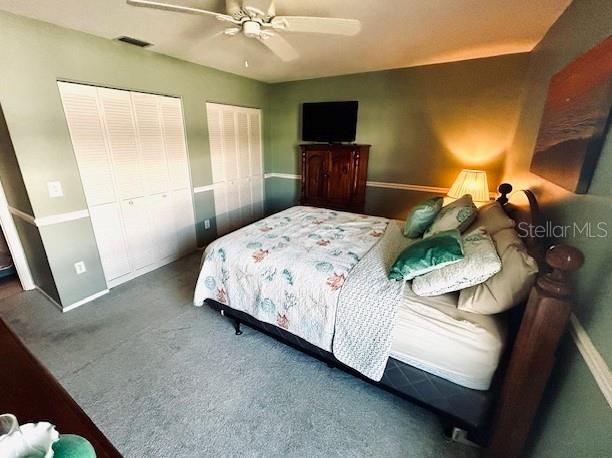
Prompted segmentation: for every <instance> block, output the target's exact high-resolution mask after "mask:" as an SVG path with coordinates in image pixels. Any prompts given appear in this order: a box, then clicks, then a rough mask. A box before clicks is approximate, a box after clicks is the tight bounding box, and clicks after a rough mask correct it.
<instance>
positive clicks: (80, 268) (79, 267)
mask: <svg viewBox="0 0 612 458" xmlns="http://www.w3.org/2000/svg"><path fill="white" fill-rule="evenodd" d="M74 270H76V273H77V274H79V275H81V274H84V273H85V272H87V268H86V267H85V263H84V262H83V261H79V262H75V263H74Z"/></svg>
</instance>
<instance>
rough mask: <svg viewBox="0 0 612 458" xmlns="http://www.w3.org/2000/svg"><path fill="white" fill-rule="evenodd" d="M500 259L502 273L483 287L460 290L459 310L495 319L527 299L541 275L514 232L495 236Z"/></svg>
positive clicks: (481, 285)
mask: <svg viewBox="0 0 612 458" xmlns="http://www.w3.org/2000/svg"><path fill="white" fill-rule="evenodd" d="M493 240H494V241H495V243H496V245H497V251H498V253H499V255H500V257H501V261H502V270H501V271H500V272H499V273H498V274H496V275H494V276H492V277H491V278H489V279H488V280H487V281H485V282H484V283H482V284H480V285H476V286H473V287H471V288H466V289H463V290H461V292H460V293H459V303H458V305H457V308H458V309H459V310H463V311H465V312H472V313H480V314H483V315H492V314H495V313H501V312H504V311H506V310H508V309H510V308H512V307H514V306H515V305H517V304H520V303H521V302H522V301H524V300H525V299H526V298H527V295H528V294H529V290H530V289H531V287H532V286H533V283H534V281H535V278H536V276H537V274H538V265H537V263H536V261H535V260H534V259H533V258H532V257H531V256H529V254H528V253H527V250H526V249H525V245H524V244H523V242H522V241H521V240H520V239H519V237H518V235H517V233H516V231H515V230H514V229H503V230H501V231H499V232H498V233H497V234H495V235H493Z"/></svg>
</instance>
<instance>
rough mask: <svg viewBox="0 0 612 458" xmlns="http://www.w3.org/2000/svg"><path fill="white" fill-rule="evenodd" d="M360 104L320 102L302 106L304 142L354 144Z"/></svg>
mask: <svg viewBox="0 0 612 458" xmlns="http://www.w3.org/2000/svg"><path fill="white" fill-rule="evenodd" d="M358 106H359V102H357V101H352V102H318V103H304V104H303V105H302V140H303V141H306V142H326V143H339V142H353V141H355V135H356V133H357V108H358Z"/></svg>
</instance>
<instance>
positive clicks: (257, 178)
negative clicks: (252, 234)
mask: <svg viewBox="0 0 612 458" xmlns="http://www.w3.org/2000/svg"><path fill="white" fill-rule="evenodd" d="M207 114H208V131H209V138H210V151H211V166H212V171H213V172H212V174H213V182H214V184H215V186H214V193H215V212H216V219H217V232H218V234H219V235H222V234H224V233H226V232H229V231H231V230H234V229H237V228H239V227H241V226H244V225H246V224H249V223H251V222H253V221H254V220H256V219H259V218H261V216H262V215H263V171H262V159H261V116H260V111H259V110H256V109H250V108H242V107H233V106H228V105H219V104H210V103H209V104H207Z"/></svg>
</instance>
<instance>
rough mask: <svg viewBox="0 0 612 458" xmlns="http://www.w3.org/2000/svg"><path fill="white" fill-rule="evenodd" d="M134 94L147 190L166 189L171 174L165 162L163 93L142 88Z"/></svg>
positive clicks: (153, 192) (151, 192)
mask: <svg viewBox="0 0 612 458" xmlns="http://www.w3.org/2000/svg"><path fill="white" fill-rule="evenodd" d="M131 97H132V103H133V106H134V117H135V119H136V128H137V132H138V143H139V146H140V155H141V160H142V166H143V168H142V171H143V173H144V182H145V188H146V191H147V193H148V194H159V193H162V192H167V191H168V190H169V189H170V177H169V173H168V164H167V162H166V151H165V142H164V133H163V129H162V115H161V109H160V106H159V105H160V103H159V99H160V97H159V96H156V95H153V94H142V93H139V92H132V93H131Z"/></svg>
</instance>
